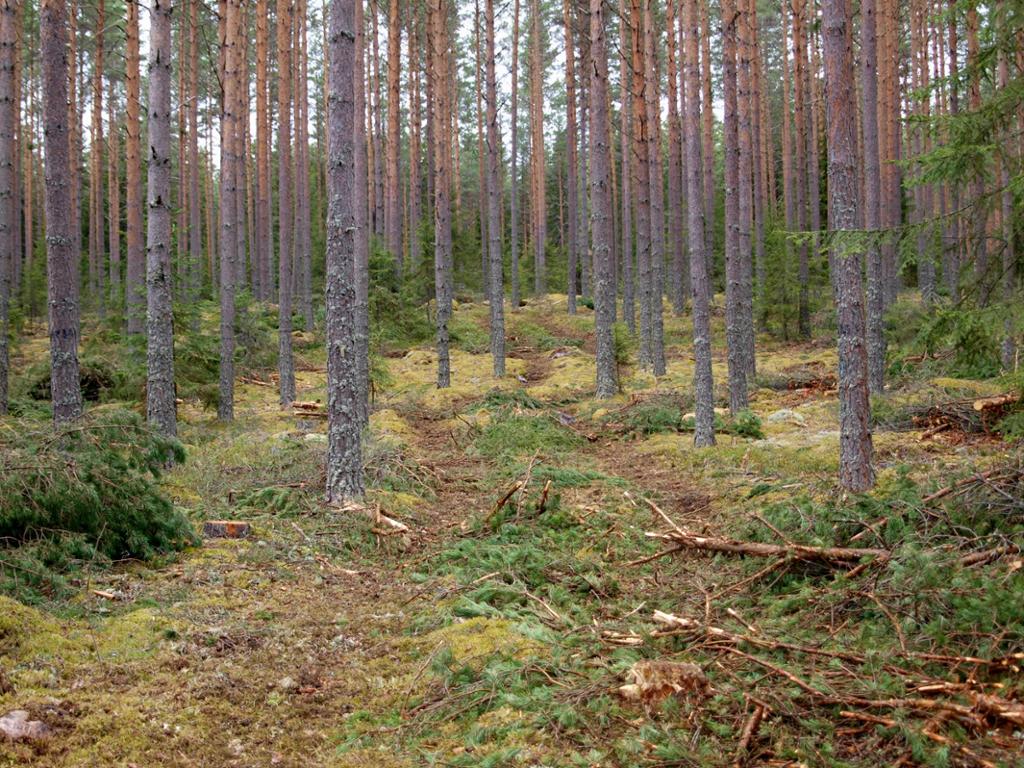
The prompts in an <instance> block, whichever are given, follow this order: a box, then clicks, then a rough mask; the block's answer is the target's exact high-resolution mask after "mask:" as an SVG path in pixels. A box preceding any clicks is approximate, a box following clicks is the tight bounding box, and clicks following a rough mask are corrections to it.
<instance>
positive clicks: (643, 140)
mask: <svg viewBox="0 0 1024 768" xmlns="http://www.w3.org/2000/svg"><path fill="white" fill-rule="evenodd" d="M642 16H643V6H642V3H641V0H632V2H631V3H630V9H629V25H630V29H631V32H632V37H631V42H632V51H631V55H632V58H631V66H632V75H633V77H632V88H631V89H630V95H631V96H632V109H633V145H632V146H631V147H630V152H631V153H632V158H631V166H632V171H633V193H634V195H635V198H636V265H637V290H638V292H639V296H638V299H639V302H638V303H639V305H640V307H639V310H640V349H639V353H638V359H639V362H640V366H641V367H642V368H644V369H645V370H646V369H647V368H649V367H650V365H651V183H650V170H651V169H650V165H649V164H648V161H647V149H648V136H649V133H650V125H649V124H648V119H647V104H646V100H645V99H646V97H645V94H646V91H645V86H646V78H645V76H644V73H645V71H646V68H645V66H644V37H643V17H642Z"/></svg>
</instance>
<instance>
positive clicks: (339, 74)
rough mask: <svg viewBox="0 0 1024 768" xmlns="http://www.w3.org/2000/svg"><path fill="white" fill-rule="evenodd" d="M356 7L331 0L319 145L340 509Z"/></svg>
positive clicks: (355, 453)
mask: <svg viewBox="0 0 1024 768" xmlns="http://www.w3.org/2000/svg"><path fill="white" fill-rule="evenodd" d="M361 2H362V0H355V2H353V0H331V4H330V22H329V23H330V31H329V33H328V35H329V37H328V50H327V56H328V62H329V63H328V67H327V78H328V85H327V88H328V98H327V109H328V115H327V122H328V129H327V141H328V153H329V154H330V158H331V159H330V162H329V163H328V180H327V184H328V196H329V200H328V215H327V381H328V384H327V391H328V399H327V419H328V421H327V489H326V490H327V500H328V501H329V502H335V503H343V502H345V501H348V500H355V499H359V498H361V497H362V495H363V468H362V454H361V446H360V437H361V434H362V427H363V424H362V418H361V416H360V412H361V409H362V408H361V406H360V403H359V400H360V397H361V394H362V393H361V391H360V385H359V381H358V378H359V370H360V365H359V364H358V360H357V358H358V357H359V355H360V354H362V352H363V350H362V349H361V348H360V345H359V343H358V340H357V335H358V328H357V323H356V317H355V315H356V313H357V312H358V309H357V308H356V304H357V300H356V293H357V291H356V273H357V271H358V269H359V264H358V259H357V257H356V237H355V232H356V227H357V226H358V218H357V216H356V207H357V206H358V204H359V196H358V195H357V194H355V189H354V187H355V185H356V184H358V183H359V179H358V177H357V175H356V167H355V158H354V156H353V155H354V153H355V151H357V150H356V147H355V141H354V137H355V134H356V127H355V126H356V122H357V120H361V119H362V116H361V115H360V114H359V113H358V112H357V111H356V104H355V95H354V91H355V88H356V87H358V88H362V81H361V80H359V81H355V78H354V77H353V69H354V63H355V40H356V34H355V29H354V25H355V17H356V14H355V9H354V5H355V3H361Z"/></svg>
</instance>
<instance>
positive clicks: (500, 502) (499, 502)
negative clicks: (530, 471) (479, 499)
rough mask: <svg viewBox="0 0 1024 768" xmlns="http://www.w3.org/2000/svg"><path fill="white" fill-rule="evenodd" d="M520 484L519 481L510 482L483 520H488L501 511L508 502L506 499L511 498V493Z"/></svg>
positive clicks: (516, 489) (517, 488)
mask: <svg viewBox="0 0 1024 768" xmlns="http://www.w3.org/2000/svg"><path fill="white" fill-rule="evenodd" d="M520 485H521V484H520V483H512V486H511V487H510V488H509V489H508V491H506V492H505V495H504V496H502V497H501V498H500V499H498V500H497V501H496V502H495V504H494V507H492V508H491V511H490V512H488V513H487V517H485V518H484V522H490V521H491V519H492V518H493V517H494V516H495V515H497V514H498V513H499V512H501V510H502V508H504V506H505V505H506V504H508V500H509V499H511V498H512V494H514V493H515V492H516V491H518V490H519V488H520Z"/></svg>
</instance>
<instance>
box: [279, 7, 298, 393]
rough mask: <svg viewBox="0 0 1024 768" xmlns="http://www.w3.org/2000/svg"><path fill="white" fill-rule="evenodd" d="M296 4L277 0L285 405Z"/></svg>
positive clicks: (290, 362) (291, 374)
mask: <svg viewBox="0 0 1024 768" xmlns="http://www.w3.org/2000/svg"><path fill="white" fill-rule="evenodd" d="M291 42H292V4H291V0H277V67H278V81H277V117H278V123H277V221H278V224H277V228H278V255H277V264H278V322H277V328H278V348H277V349H278V353H277V354H278V357H277V373H278V378H279V390H280V401H281V405H291V403H292V401H293V400H295V360H294V358H293V356H292V296H293V295H294V290H293V285H292V275H293V261H294V243H293V242H292V225H293V223H294V218H293V217H294V212H293V210H292V97H291V81H292V70H291V66H292V47H291Z"/></svg>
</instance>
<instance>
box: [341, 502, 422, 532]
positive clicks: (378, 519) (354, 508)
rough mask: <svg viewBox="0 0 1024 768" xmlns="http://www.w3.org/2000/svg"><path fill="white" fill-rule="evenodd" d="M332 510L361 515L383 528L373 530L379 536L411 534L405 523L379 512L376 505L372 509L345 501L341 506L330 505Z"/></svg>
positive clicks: (378, 506)
mask: <svg viewBox="0 0 1024 768" xmlns="http://www.w3.org/2000/svg"><path fill="white" fill-rule="evenodd" d="M332 506H333V508H334V509H336V510H338V511H339V512H347V513H352V512H355V513H357V514H360V515H363V516H364V517H368V518H370V519H371V520H372V521H373V522H374V523H376V524H377V525H378V526H384V528H383V529H381V528H378V529H375V530H376V532H377V533H381V534H393V533H412V529H411V528H409V526H407V525H406V524H405V523H402V522H399V521H398V520H395V519H394V518H391V517H388V516H387V515H385V514H384V513H382V512H381V511H380V505H379V504H378V505H376V506H375V507H374V508H373V509H370V508H369V507H367V506H365V505H363V504H360V503H358V502H355V501H346V502H344V503H342V504H334V505H332ZM385 529H386V530H385Z"/></svg>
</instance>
